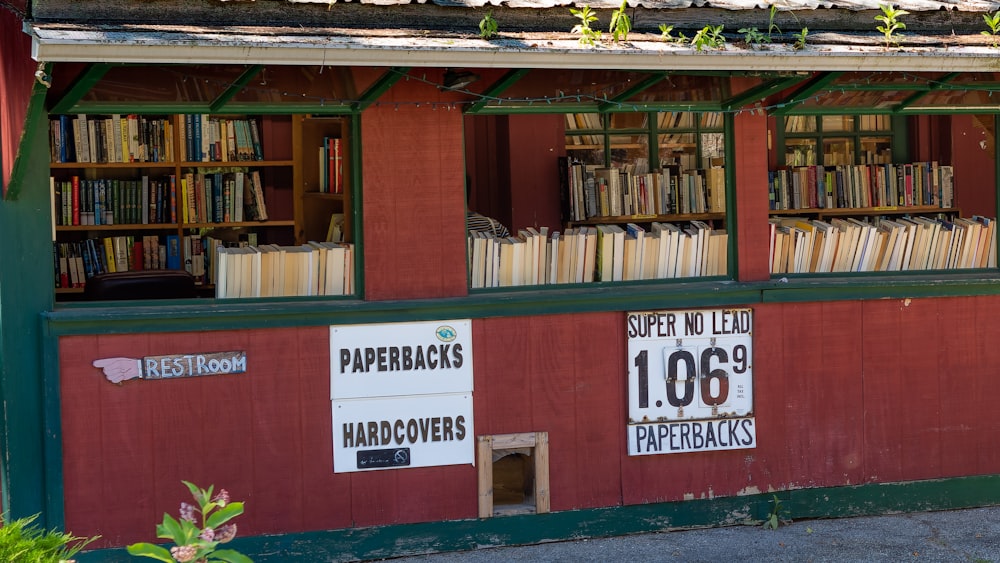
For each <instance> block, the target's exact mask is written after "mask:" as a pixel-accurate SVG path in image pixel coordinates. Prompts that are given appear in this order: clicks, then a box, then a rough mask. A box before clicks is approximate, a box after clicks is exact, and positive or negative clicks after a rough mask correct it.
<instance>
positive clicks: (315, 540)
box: [77, 475, 1000, 563]
mask: <svg viewBox="0 0 1000 563" xmlns="http://www.w3.org/2000/svg"><path fill="white" fill-rule="evenodd" d="M774 495H777V496H778V498H779V499H780V500H781V504H782V512H781V516H782V518H786V519H792V520H805V519H814V518H842V517H849V516H868V515H875V514H888V513H894V512H921V511H929V510H950V509H957V508H971V507H977V506H989V505H995V504H1000V475H987V476H976V477H956V478H950V479H936V480H929V481H913V482H907V483H891V484H869V485H858V486H852V487H830V488H815V489H796V490H790V491H780V492H776V493H766V494H757V495H747V496H740V497H723V498H715V499H701V500H690V501H683V502H664V503H656V504H642V505H632V506H617V507H610V508H594V509H586V510H570V511H565V512H554V513H551V514H537V515H519V516H508V517H498V518H487V519H481V520H457V521H449V522H428V523H421V524H401V525H395V526H380V527H374V528H353V529H344V530H330V531H321V532H302V533H295V534H282V535H276V536H255V537H246V538H237V539H236V540H235V541H233V542H232V544H231V546H232V547H233V548H234V549H237V550H239V551H241V552H243V553H244V554H246V555H248V556H250V557H252V558H253V560H254V561H255V562H256V563H279V562H281V563H289V562H295V561H302V562H310V563H319V562H326V561H357V560H368V559H383V558H387V557H399V556H403V555H417V554H423V553H433V552H444V551H464V550H471V549H477V548H484V547H498V546H505V545H525V544H535V543H542V542H549V541H559V540H570V539H581V538H592V537H607V536H621V535H627V534H637V533H644V532H657V531H666V530H671V529H685V528H698V527H707V526H732V525H744V524H750V525H759V524H760V523H761V522H762V521H763V520H764V519H765V518H766V517H767V515H768V514H769V513H770V511H771V506H772V500H773V496H774ZM154 525H155V522H151V523H150V527H151V528H152V527H153V526H154ZM77 560H78V561H79V563H112V562H119V561H122V562H124V561H135V560H134V559H131V558H130V557H129V556H128V554H127V553H126V552H125V550H124V549H103V550H94V551H90V552H86V553H83V554H81V555H80V556H78V557H77Z"/></svg>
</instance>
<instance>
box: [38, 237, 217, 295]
mask: <svg viewBox="0 0 1000 563" xmlns="http://www.w3.org/2000/svg"><path fill="white" fill-rule="evenodd" d="M192 238H197V240H195V241H192ZM192 242H193V243H194V244H192ZM182 244H183V245H184V246H185V247H186V248H187V249H188V253H187V254H186V256H189V257H191V256H192V253H193V252H194V251H195V250H197V251H198V252H199V254H200V253H201V252H202V247H201V239H200V237H184V240H183V241H182V240H181V238H180V237H179V236H178V235H167V236H165V237H160V236H156V235H147V236H142V237H134V236H114V237H103V238H89V239H85V240H81V241H76V242H56V243H53V246H52V249H53V258H54V261H55V263H54V267H55V286H56V287H57V288H71V287H83V286H84V284H85V283H86V282H87V280H88V279H90V278H91V277H93V276H95V275H99V274H105V273H112V272H127V271H132V270H164V269H170V270H179V269H181V267H182V264H181V246H182ZM194 263H201V264H203V261H198V260H195V261H192V260H191V259H188V271H190V272H192V273H195V272H194V271H192V267H193V264H194Z"/></svg>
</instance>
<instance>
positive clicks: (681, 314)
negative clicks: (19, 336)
mask: <svg viewBox="0 0 1000 563" xmlns="http://www.w3.org/2000/svg"><path fill="white" fill-rule="evenodd" d="M752 327H753V312H752V311H751V310H750V309H706V310H692V311H644V312H633V313H628V317H627V331H628V366H627V368H628V453H629V455H649V454H672V453H684V452H703V451H713V450H734V449H744V448H754V447H756V445H757V431H756V426H755V420H754V418H753V366H752V357H753V354H752V350H753V348H752Z"/></svg>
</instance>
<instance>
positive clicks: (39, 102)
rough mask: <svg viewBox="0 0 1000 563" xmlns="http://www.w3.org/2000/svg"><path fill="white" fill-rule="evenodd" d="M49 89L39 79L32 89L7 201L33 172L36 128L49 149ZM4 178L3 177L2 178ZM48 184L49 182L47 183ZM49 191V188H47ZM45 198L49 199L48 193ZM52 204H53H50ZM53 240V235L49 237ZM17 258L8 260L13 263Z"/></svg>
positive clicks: (49, 71)
mask: <svg viewBox="0 0 1000 563" xmlns="http://www.w3.org/2000/svg"><path fill="white" fill-rule="evenodd" d="M44 71H45V74H47V75H49V76H51V75H52V63H46V65H45V69H44ZM48 92H49V89H48V87H47V86H45V85H44V84H41V83H40V82H38V81H37V80H36V81H35V83H34V86H33V87H32V91H31V98H29V99H28V111H27V114H26V115H25V117H24V133H22V134H21V139H20V143H19V144H18V147H17V154H16V155H14V166H13V167H12V168H11V172H10V183H8V184H7V191H6V192H3V191H0V196H2V198H3V199H6V200H7V201H15V200H17V199H18V196H20V194H21V186H23V185H25V184H27V182H25V181H24V179H25V178H26V177H27V176H28V174H30V173H31V170H29V169H30V168H31V163H30V162H29V160H30V159H29V155H30V154H31V152H32V151H31V145H30V141H31V138H32V137H31V133H32V132H34V131H35V130H36V128H41V129H43V130H44V131H45V132H46V138H45V147H46V149H48V146H49V141H48V130H49V115H48V113H47V112H46V111H45V96H46V95H48ZM45 162H46V165H45V173H46V175H48V157H46V159H45ZM0 180H2V178H0ZM45 185H46V186H48V182H46V183H45ZM46 192H48V190H46ZM45 199H46V200H48V195H47V194H46V196H45ZM49 205H51V204H49ZM49 239H50V240H51V236H50V237H49ZM14 262H15V260H12V261H11V262H8V263H9V264H13V263H14Z"/></svg>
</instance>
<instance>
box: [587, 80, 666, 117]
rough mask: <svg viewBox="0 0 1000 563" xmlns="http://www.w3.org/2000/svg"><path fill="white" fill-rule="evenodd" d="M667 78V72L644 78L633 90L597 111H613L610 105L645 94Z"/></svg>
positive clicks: (624, 92)
mask: <svg viewBox="0 0 1000 563" xmlns="http://www.w3.org/2000/svg"><path fill="white" fill-rule="evenodd" d="M666 77H667V73H665V72H660V73H656V74H652V75H650V76H647V77H646V78H644V79H642V80H640V81H639V82H637V83H635V84H633V85H632V87H631V88H626V89H625V90H624V91H623V92H622V93H620V94H618V95H617V96H615V97H614V98H611V99H610V100H608V101H607V102H604V103H601V104H598V106H597V110H598V111H609V110H611V109H613V108H612V107H610V104H612V103H615V102H625V100H628V99H629V98H631V97H632V96H634V95H636V94H639V93H640V92H644V91H646V90H648V89H650V88H652V87H653V86H655V85H657V84H659V83H660V82H663V79H665V78H666Z"/></svg>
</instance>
